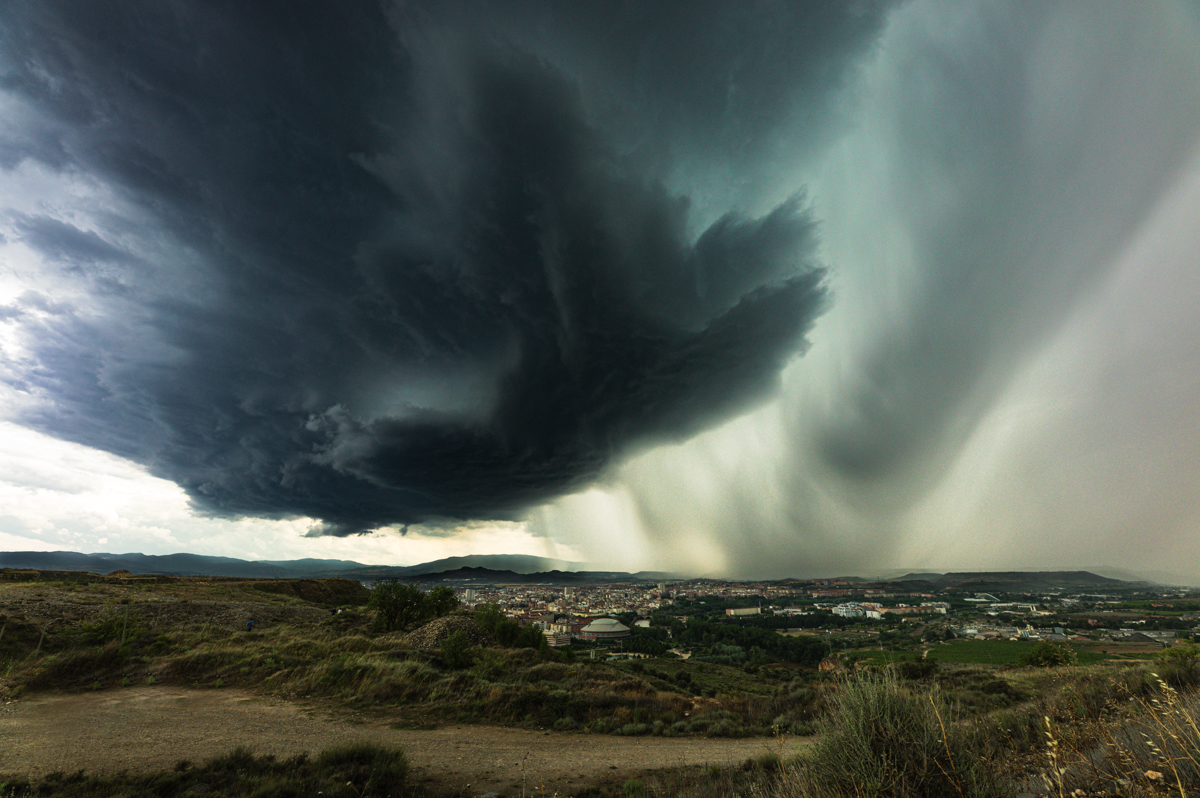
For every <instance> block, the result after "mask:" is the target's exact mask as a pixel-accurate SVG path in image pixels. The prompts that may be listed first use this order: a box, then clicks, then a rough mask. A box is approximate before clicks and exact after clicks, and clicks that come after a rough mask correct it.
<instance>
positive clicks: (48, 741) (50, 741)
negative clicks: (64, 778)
mask: <svg viewBox="0 0 1200 798" xmlns="http://www.w3.org/2000/svg"><path fill="white" fill-rule="evenodd" d="M355 740H370V741H374V742H379V743H384V744H387V745H398V746H402V747H403V748H404V750H405V752H406V753H407V755H408V761H409V764H410V767H411V771H412V774H413V777H414V778H415V779H425V780H428V782H429V783H430V784H431V786H434V787H436V788H438V789H439V790H451V791H454V792H465V793H466V794H468V795H473V794H479V793H482V792H489V791H495V792H499V793H508V794H510V795H511V794H513V793H516V794H520V791H521V787H522V786H525V788H526V789H527V790H530V791H532V790H534V789H538V790H540V789H542V788H543V787H544V788H545V789H546V790H547V791H556V790H557V791H559V792H560V794H570V792H571V791H572V790H573V789H578V788H581V787H584V786H588V785H593V784H599V783H601V782H611V781H623V780H624V779H627V778H630V777H631V776H633V775H636V774H638V773H641V772H644V771H646V770H652V769H657V768H667V767H674V766H679V765H699V764H706V763H713V764H718V765H730V764H735V763H740V762H743V761H745V760H746V758H747V757H752V756H757V755H758V754H761V753H764V752H765V751H766V750H768V746H770V748H771V750H775V749H776V748H777V743H776V741H774V740H763V739H743V740H707V739H695V738H663V737H611V736H606V735H584V734H563V733H557V732H556V733H553V734H550V733H547V732H536V731H525V730H519V729H506V728H499V727H492V726H469V725H464V726H445V727H441V728H438V729H433V730H429V731H421V730H412V729H393V728H390V727H389V726H388V724H387V722H386V721H385V720H381V719H377V718H372V717H369V716H361V715H351V714H343V713H341V712H339V713H337V714H336V715H331V714H330V713H329V712H327V711H324V710H320V709H317V708H313V707H305V706H303V705H297V704H291V703H286V702H282V701H274V700H270V699H265V698H262V697H258V696H255V695H252V694H250V693H247V692H244V691H240V690H232V689H222V690H189V689H185V688H179V687H163V686H155V687H129V688H124V689H121V690H109V691H104V692H99V693H84V694H73V695H52V694H46V695H33V696H28V697H26V698H23V699H22V700H20V701H16V702H12V703H10V704H6V705H0V773H9V774H14V775H22V776H32V777H38V776H42V775H45V774H46V773H51V772H53V771H56V770H62V771H66V772H73V771H75V770H78V769H80V768H83V769H85V770H87V771H89V772H92V773H113V772H117V771H121V770H134V771H153V770H161V769H165V768H170V767H172V766H173V765H174V764H175V763H176V762H177V761H179V760H180V759H190V760H192V761H193V762H201V761H203V760H204V759H206V758H208V757H211V756H215V755H218V754H223V753H227V752H228V751H230V750H232V749H233V748H234V747H236V746H238V745H248V746H250V747H251V748H252V749H253V750H254V751H255V752H256V753H259V754H268V753H270V754H275V755H276V756H279V757H286V756H291V755H294V754H298V753H300V752H304V751H307V752H310V753H317V752H319V751H322V750H324V749H325V748H328V747H330V746H333V745H337V744H339V743H346V742H351V741H355ZM797 742H803V741H802V740H793V741H791V742H790V743H789V745H791V746H794V745H796V743H797ZM468 785H469V786H468Z"/></svg>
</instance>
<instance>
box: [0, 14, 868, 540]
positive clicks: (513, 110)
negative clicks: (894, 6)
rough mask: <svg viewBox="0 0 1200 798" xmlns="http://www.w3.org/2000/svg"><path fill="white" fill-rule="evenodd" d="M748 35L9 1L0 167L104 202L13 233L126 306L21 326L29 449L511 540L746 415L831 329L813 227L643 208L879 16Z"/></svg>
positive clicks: (797, 98) (218, 508)
mask: <svg viewBox="0 0 1200 798" xmlns="http://www.w3.org/2000/svg"><path fill="white" fill-rule="evenodd" d="M741 7H742V6H741V4H736V3H735V4H728V5H725V4H719V5H714V6H713V9H715V10H724V12H725V13H724V15H722V14H719V13H715V12H714V14H711V15H707V16H705V17H703V22H697V21H696V20H697V19H699V18H700V17H699V16H697V15H693V14H692V13H691V12H690V11H689V12H688V13H686V14H685V13H683V12H682V11H680V13H678V14H671V13H669V12H665V11H663V10H661V9H656V11H655V13H654V14H650V15H649V16H646V14H647V11H646V8H647V7H645V6H642V5H640V4H630V5H628V6H619V7H618V6H614V7H613V9H612V13H611V15H609V14H606V15H604V16H603V17H602V18H600V17H594V14H595V13H596V12H595V11H594V10H593V9H594V7H593V6H589V5H581V6H578V7H575V8H574V9H573V11H572V12H570V13H568V12H566V11H563V8H565V7H564V6H560V5H557V4H555V5H554V6H552V7H549V8H543V7H541V6H539V5H537V4H532V5H530V6H528V7H525V6H522V7H510V6H509V5H507V4H505V5H502V6H499V7H497V8H496V9H492V8H491V7H488V6H478V7H476V6H470V5H453V6H449V5H447V6H442V5H440V4H439V5H433V6H430V7H428V8H422V7H417V6H408V7H405V8H404V9H403V10H402V11H399V12H397V11H391V10H389V9H384V8H380V7H377V6H373V5H369V4H363V3H357V4H338V5H336V6H333V5H328V4H321V3H292V2H289V3H278V4H271V3H254V4H219V3H217V4H202V3H174V4H161V3H145V4H140V3H128V2H121V3H89V4H84V5H82V6H79V5H76V4H69V3H53V2H37V3H13V4H9V5H7V6H6V8H5V10H4V11H0V22H2V23H3V25H2V26H0V27H2V28H3V30H4V33H3V34H0V36H3V39H2V40H0V47H2V55H0V59H2V60H0V66H2V70H3V71H2V75H0V88H2V89H3V90H5V91H7V92H8V93H9V96H10V98H12V102H13V103H14V107H15V104H19V107H20V110H21V112H22V113H23V114H24V115H25V117H26V118H28V120H29V121H28V123H27V124H26V125H25V126H24V128H22V131H23V135H24V137H21V136H13V137H11V140H10V141H9V142H7V143H6V144H5V149H4V153H5V154H4V163H6V164H16V163H19V162H21V161H22V160H30V161H33V162H38V163H40V164H42V165H43V166H44V167H47V168H50V169H54V170H58V171H59V173H60V174H62V175H64V176H68V177H70V176H72V175H74V176H79V177H82V178H86V179H88V180H91V181H96V182H99V183H101V184H103V185H104V186H106V187H107V188H108V189H109V190H111V191H112V192H113V197H114V199H113V202H114V203H115V206H114V207H113V208H103V209H101V208H96V209H92V211H93V216H94V218H95V219H96V220H99V223H101V224H104V225H107V229H105V230H101V231H100V232H92V231H90V230H88V229H86V227H87V226H86V225H81V224H79V223H77V222H73V221H71V220H67V219H58V218H54V217H53V216H52V215H49V214H48V215H44V216H32V215H31V216H27V217H23V218H20V219H16V220H15V221H13V222H12V226H13V228H14V229H15V231H16V233H17V235H18V236H19V237H20V238H21V240H23V241H24V243H25V244H27V245H28V246H30V247H32V248H34V249H36V250H37V251H38V252H40V253H41V255H42V256H43V257H44V258H45V259H46V260H47V261H48V262H50V263H52V264H59V265H78V264H84V263H87V264H93V265H94V264H97V263H102V264H104V272H105V273H104V277H105V279H106V280H107V281H108V284H110V285H114V286H123V287H124V288H125V290H124V291H93V292H92V295H91V297H90V300H89V301H90V303H91V304H90V306H89V307H87V308H86V310H87V311H88V312H86V313H78V314H76V313H67V314H61V315H55V316H47V317H38V319H37V320H36V321H29V322H28V323H26V324H25V330H26V333H27V336H28V337H29V340H30V341H31V344H30V345H31V347H32V348H33V351H34V352H35V354H36V358H37V362H38V365H37V368H36V369H33V370H32V371H31V372H30V373H27V374H24V375H23V377H24V380H25V381H26V382H25V383H22V385H25V384H28V385H30V386H32V387H30V388H29V390H30V392H31V393H32V395H34V396H35V397H37V398H38V399H39V400H40V401H39V402H38V403H37V404H36V405H35V406H34V407H33V409H31V410H29V411H28V412H27V413H26V415H25V417H24V419H23V420H24V421H25V423H28V424H30V425H32V426H35V427H37V428H38V429H41V430H43V431H46V432H49V433H51V434H54V435H57V436H60V437H63V438H67V439H70V440H74V441H78V442H81V443H84V444H87V445H91V446H95V447H98V448H102V449H105V450H107V451H111V452H114V453H117V454H120V455H122V456H126V457H129V458H131V459H133V460H135V461H137V462H140V463H144V464H146V465H147V466H148V467H149V468H150V470H151V471H152V472H153V473H155V474H156V475H159V476H163V477H167V478H169V479H171V480H173V481H175V482H177V483H178V484H179V485H181V486H182V487H184V488H185V489H186V490H187V492H188V494H189V495H190V496H191V497H192V499H193V500H194V502H195V503H196V505H197V507H198V508H200V509H201V510H203V511H206V512H210V513H213V514H216V515H240V514H245V515H256V516H263V517H291V516H297V515H308V516H312V517H314V518H318V519H321V520H322V521H323V522H324V524H323V526H322V527H321V531H323V532H327V533H331V534H349V533H356V532H361V531H364V530H368V529H371V528H375V527H379V526H383V525H387V524H392V523H395V524H407V523H413V522H418V521H422V520H425V519H429V518H437V517H453V518H498V517H511V516H512V515H513V514H515V513H518V512H520V511H521V510H523V509H525V508H527V507H529V506H531V505H533V504H535V503H537V502H540V501H543V500H546V499H548V498H551V497H553V496H555V495H558V494H561V493H563V492H566V491H571V490H575V489H578V488H581V487H583V486H584V485H586V484H587V483H588V482H589V481H591V480H594V479H595V478H596V477H597V476H598V475H600V474H601V473H602V471H603V470H604V469H605V467H606V466H607V465H608V464H610V463H611V462H613V461H614V460H615V459H616V458H619V457H620V456H622V455H623V454H625V453H628V452H630V451H631V450H633V449H635V448H637V447H639V446H645V445H650V444H653V443H655V442H659V441H664V440H679V439H681V438H684V437H686V436H689V435H691V434H693V433H695V432H697V431H699V430H700V429H703V428H704V427H706V426H708V425H711V424H713V423H715V422H717V421H719V420H721V419H723V418H727V417H728V416H729V415H731V414H733V413H736V412H739V411H741V410H743V409H745V408H746V407H748V406H750V405H752V404H754V403H755V402H757V401H760V400H761V399H763V398H764V397H765V396H767V395H768V394H769V393H770V391H771V390H772V389H773V388H774V387H775V385H776V383H777V380H778V373H779V371H780V369H781V368H782V367H783V365H784V364H785V363H786V362H787V361H788V360H789V359H790V358H792V357H794V356H795V355H796V354H797V353H799V352H801V351H803V349H804V346H805V342H804V336H805V334H806V332H807V331H808V330H809V329H810V327H811V325H812V323H813V320H814V319H815V318H816V317H817V316H818V315H819V313H820V312H821V311H822V309H823V308H824V306H825V301H826V295H825V290H824V288H823V287H822V282H821V280H822V272H821V270H820V268H819V267H817V265H816V264H815V262H814V258H813V253H814V249H815V244H816V230H815V221H814V220H813V219H812V218H811V216H810V214H809V212H808V211H807V210H806V206H805V203H804V200H803V198H802V196H801V195H799V194H797V195H796V196H794V197H793V198H792V199H790V200H788V201H787V202H785V203H783V204H781V205H779V206H778V207H777V208H775V209H774V210H772V211H770V212H769V213H767V214H766V215H764V216H762V217H761V218H747V217H745V216H742V215H740V214H738V213H737V212H736V211H731V212H730V213H728V214H726V215H724V216H723V217H721V218H719V219H718V220H717V221H716V222H715V223H713V224H711V225H710V226H709V227H708V228H707V229H706V230H704V231H703V232H702V233H701V234H700V235H699V237H698V239H696V240H694V241H693V240H692V239H691V238H690V234H689V232H688V229H687V226H688V221H689V202H688V199H687V198H686V197H681V196H677V195H674V194H672V193H671V191H669V190H668V189H667V188H666V187H665V186H664V184H663V183H662V182H661V180H660V178H661V175H662V174H663V171H664V167H665V165H667V164H668V163H669V162H670V161H671V159H672V158H673V157H675V156H676V155H679V156H690V155H693V154H696V153H699V154H704V153H705V152H709V151H714V152H715V151H723V152H725V153H726V154H731V156H730V157H731V158H732V159H733V160H732V161H731V162H736V161H737V159H738V158H743V157H748V155H747V153H750V152H751V151H753V152H755V153H758V154H759V155H761V152H762V151H763V150H764V149H770V148H771V147H772V146H776V145H777V144H778V142H777V141H773V140H772V138H771V136H770V135H768V134H770V133H771V132H772V130H775V129H776V128H778V127H779V126H781V125H783V124H784V122H785V121H786V122H787V123H789V124H791V123H793V122H794V121H795V120H796V119H797V118H801V119H804V118H805V115H804V113H801V111H805V110H806V109H810V108H813V107H819V106H820V103H822V102H825V99H826V97H827V95H828V94H829V92H831V91H832V90H833V89H834V88H836V87H837V85H839V82H840V75H841V74H842V72H843V71H844V70H845V69H847V68H848V67H849V66H850V65H851V64H852V63H853V57H854V56H855V55H856V54H858V53H859V52H861V51H862V50H863V48H864V47H866V46H867V45H868V44H869V43H870V41H871V37H872V35H873V34H874V33H875V32H876V31H877V30H878V28H879V25H880V21H881V18H882V11H881V10H880V9H879V8H878V7H876V6H875V5H873V4H866V5H862V6H857V7H845V10H842V9H843V7H842V6H840V5H837V9H838V10H833V8H834V6H833V5H831V4H825V3H818V4H815V5H814V7H813V9H807V10H803V9H800V7H798V6H795V5H792V4H778V5H776V4H765V5H764V6H763V9H765V10H770V11H771V14H767V15H765V16H761V17H760V16H755V15H752V14H747V13H745V12H743V11H740V10H738V9H740V8H741ZM688 8H689V9H690V8H691V6H688ZM510 12H511V13H510ZM575 12H578V14H576V13H575ZM489 20H491V21H494V26H493V27H495V29H496V30H499V31H500V32H501V35H499V36H485V35H484V33H485V32H488V31H487V30H486V29H487V28H488V27H489ZM539 20H540V21H541V23H542V24H540V25H539V24H535V23H538V21H539ZM589 20H590V21H589ZM501 21H503V23H501ZM785 23H786V24H785ZM787 24H791V26H792V27H787ZM522 25H523V26H524V27H522ZM729 25H732V27H731V28H730V27H729ZM727 29H728V30H731V31H733V33H731V34H730V35H731V36H732V37H734V38H733V39H731V40H730V43H729V45H728V47H729V48H730V49H728V50H722V49H721V48H720V47H716V46H715V45H716V44H718V43H720V42H721V41H722V38H721V37H722V35H723V33H722V32H723V31H726V30H727ZM656 31H657V33H656ZM589 37H591V38H589ZM739 37H740V38H739ZM743 39H744V41H743ZM752 43H757V44H758V45H759V46H758V47H752V46H751V44H752ZM706 44H713V45H714V47H712V48H706V47H705V46H704V45H706ZM802 46H807V49H804V48H803V47H802ZM797 47H801V49H802V50H803V51H802V52H798V51H797V49H796V48H797ZM531 50H532V51H533V52H531ZM566 53H572V54H573V57H574V59H575V60H574V61H572V59H571V58H569V57H568V56H567V55H566ZM570 69H573V70H575V71H574V72H568V71H565V70H570ZM585 73H586V74H585ZM580 74H584V76H585V77H594V78H596V80H597V83H590V82H586V81H585V82H584V83H580V82H579V81H578V80H577V79H576V76H577V75H580ZM600 78H604V79H606V80H607V81H608V82H607V84H604V85H602V86H601V89H602V91H601V94H603V98H602V99H603V100H604V101H605V102H606V103H607V104H606V105H603V106H596V107H593V106H589V105H588V103H589V102H591V101H592V100H591V97H592V95H591V94H589V92H592V88H591V87H593V86H598V85H601V84H602V83H603V81H601V80H600ZM593 94H594V92H593ZM650 108H654V109H657V113H658V114H659V115H660V116H656V117H650V116H645V115H644V114H645V113H646V112H647V109H650ZM797 109H799V110H797ZM718 122H719V124H714V123H718ZM813 127H814V132H813V134H812V140H815V139H816V138H819V130H818V129H817V126H816V125H815V124H814V126H813ZM34 130H36V131H37V133H38V135H37V140H38V145H37V146H33V145H32V143H31V142H32V140H33V136H32V134H30V133H29V131H34ZM655 136H659V137H660V138H659V139H658V140H655V139H654V137H655ZM812 140H808V141H807V142H806V141H805V140H799V141H796V142H795V146H796V147H798V148H802V147H803V146H809V145H811V141H812ZM639 141H640V142H641V143H640V144H639V143H638V142H639ZM673 147H679V148H681V149H682V150H683V151H682V152H680V153H674V152H672V148H673ZM14 148H15V149H16V150H17V151H18V154H17V155H14V154H13V150H14ZM688 148H692V149H691V151H689V150H688ZM756 163H758V162H756ZM759 165H760V166H761V163H759ZM48 279H49V278H48ZM62 279H67V278H66V277H64V278H62ZM89 285H91V284H89Z"/></svg>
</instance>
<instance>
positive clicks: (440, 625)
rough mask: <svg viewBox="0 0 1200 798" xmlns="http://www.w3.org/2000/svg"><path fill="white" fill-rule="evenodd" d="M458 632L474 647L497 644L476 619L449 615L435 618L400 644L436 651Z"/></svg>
mask: <svg viewBox="0 0 1200 798" xmlns="http://www.w3.org/2000/svg"><path fill="white" fill-rule="evenodd" d="M456 632H462V633H463V634H465V635H466V636H467V642H469V643H470V644H471V645H473V646H492V645H495V644H496V641H495V639H493V638H492V636H491V635H490V634H488V633H487V632H485V631H483V630H482V629H480V628H479V624H477V623H475V619H474V618H472V617H470V616H469V615H447V616H445V617H444V618H435V619H434V620H432V621H430V622H429V623H427V624H425V625H424V626H422V627H420V628H419V629H416V630H414V631H412V632H409V633H408V634H406V635H404V636H403V637H402V638H401V639H400V642H402V643H403V644H404V645H406V646H408V647H409V648H421V649H434V648H441V646H442V643H443V642H444V641H445V640H446V639H447V638H449V637H450V636H451V635H453V634H455V633H456Z"/></svg>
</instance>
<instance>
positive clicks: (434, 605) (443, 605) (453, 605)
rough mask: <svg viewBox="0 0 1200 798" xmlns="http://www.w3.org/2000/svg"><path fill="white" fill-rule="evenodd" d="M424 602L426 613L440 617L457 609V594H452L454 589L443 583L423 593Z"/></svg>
mask: <svg viewBox="0 0 1200 798" xmlns="http://www.w3.org/2000/svg"><path fill="white" fill-rule="evenodd" d="M425 604H426V607H427V609H428V613H427V614H428V615H431V616H433V617H434V618H441V617H442V616H443V615H449V614H450V613H452V612H454V611H455V610H456V609H458V596H456V595H454V591H453V590H451V589H450V588H448V587H446V586H445V585H438V586H437V587H435V588H433V589H432V590H430V591H429V592H428V593H426V594H425Z"/></svg>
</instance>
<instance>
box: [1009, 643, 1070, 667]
mask: <svg viewBox="0 0 1200 798" xmlns="http://www.w3.org/2000/svg"><path fill="white" fill-rule="evenodd" d="M1017 662H1018V663H1019V664H1020V665H1024V666H1025V667H1033V668H1054V667H1058V666H1060V665H1074V664H1075V662H1076V657H1075V652H1074V651H1072V650H1071V649H1069V648H1067V647H1066V646H1056V645H1054V644H1053V643H1051V642H1049V641H1048V640H1042V641H1040V642H1038V643H1036V644H1035V645H1034V646H1033V648H1032V649H1030V650H1029V651H1026V652H1025V653H1024V654H1022V655H1021V657H1020V659H1018V660H1017Z"/></svg>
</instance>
